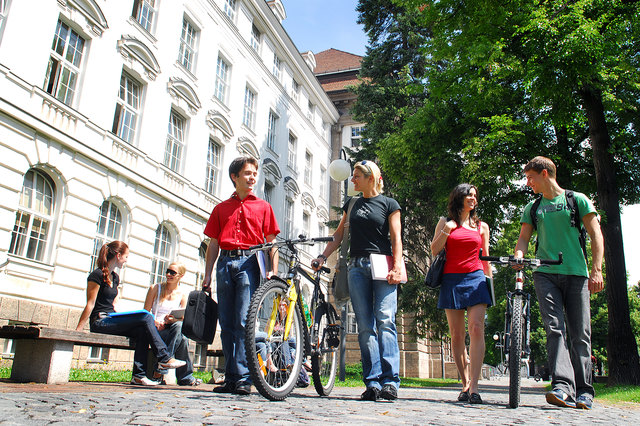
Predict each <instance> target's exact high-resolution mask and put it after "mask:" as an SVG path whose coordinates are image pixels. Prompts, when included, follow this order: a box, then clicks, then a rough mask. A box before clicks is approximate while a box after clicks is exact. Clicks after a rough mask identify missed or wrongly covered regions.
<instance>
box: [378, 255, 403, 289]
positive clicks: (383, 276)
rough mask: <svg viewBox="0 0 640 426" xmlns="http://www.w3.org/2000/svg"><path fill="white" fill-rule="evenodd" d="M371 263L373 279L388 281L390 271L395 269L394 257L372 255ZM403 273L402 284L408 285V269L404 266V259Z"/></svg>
mask: <svg viewBox="0 0 640 426" xmlns="http://www.w3.org/2000/svg"><path fill="white" fill-rule="evenodd" d="M369 262H370V263H371V278H372V279H374V280H383V281H386V280H387V275H388V274H389V271H390V270H391V269H392V268H393V256H388V255H384V254H377V253H372V254H370V255H369ZM401 273H402V277H401V278H400V282H401V283H406V282H407V268H406V266H405V264H404V259H402V270H401Z"/></svg>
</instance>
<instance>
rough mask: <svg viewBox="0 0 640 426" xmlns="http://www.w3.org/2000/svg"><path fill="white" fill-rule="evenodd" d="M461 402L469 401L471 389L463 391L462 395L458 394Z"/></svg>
mask: <svg viewBox="0 0 640 426" xmlns="http://www.w3.org/2000/svg"><path fill="white" fill-rule="evenodd" d="M458 401H459V402H467V401H469V391H462V392H460V395H458Z"/></svg>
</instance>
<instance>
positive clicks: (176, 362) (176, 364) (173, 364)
mask: <svg viewBox="0 0 640 426" xmlns="http://www.w3.org/2000/svg"><path fill="white" fill-rule="evenodd" d="M186 364H187V362H186V361H182V360H180V359H175V358H171V359H170V360H169V361H167V362H159V363H158V367H160V368H180V367H182V366H183V365H186Z"/></svg>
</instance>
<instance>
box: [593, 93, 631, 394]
mask: <svg viewBox="0 0 640 426" xmlns="http://www.w3.org/2000/svg"><path fill="white" fill-rule="evenodd" d="M582 97H583V99H584V103H585V109H586V112H587V119H588V122H589V139H590V140H591V146H592V148H593V164H594V166H595V172H596V184H597V188H598V204H599V206H600V208H601V209H602V210H603V211H604V218H603V223H602V225H601V226H602V233H603V236H604V247H605V251H604V257H605V267H606V284H607V287H606V292H607V304H608V306H609V336H608V341H607V353H608V354H607V355H608V362H609V385H616V384H630V385H640V360H639V358H638V347H637V345H636V339H635V336H634V335H633V332H632V330H631V320H630V318H629V299H628V294H627V275H626V267H625V261H624V250H623V246H622V228H621V224H620V206H619V195H618V186H617V185H616V171H615V163H614V160H613V156H612V155H611V152H610V149H611V139H610V137H609V132H608V130H607V123H606V120H605V115H604V107H603V105H602V94H601V93H600V91H599V90H596V89H594V88H592V87H585V88H584V89H583V90H582Z"/></svg>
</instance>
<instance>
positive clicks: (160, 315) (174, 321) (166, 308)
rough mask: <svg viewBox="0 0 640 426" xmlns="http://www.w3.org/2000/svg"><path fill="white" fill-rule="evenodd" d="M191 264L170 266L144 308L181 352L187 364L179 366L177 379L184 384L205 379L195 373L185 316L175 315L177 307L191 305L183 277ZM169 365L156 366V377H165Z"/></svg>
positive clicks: (173, 347) (162, 334)
mask: <svg viewBox="0 0 640 426" xmlns="http://www.w3.org/2000/svg"><path fill="white" fill-rule="evenodd" d="M186 271H187V268H185V266H184V265H183V264H182V263H180V262H172V263H170V264H169V266H168V267H167V271H166V274H165V281H164V282H162V283H159V284H155V285H153V286H152V287H151V288H149V291H148V292H147V298H146V299H145V302H144V309H146V310H147V311H149V312H151V313H152V315H153V316H154V318H155V324H156V328H157V329H158V333H159V334H160V337H161V338H162V340H163V341H164V342H165V344H166V345H167V350H168V351H169V354H171V355H172V356H179V357H180V359H183V360H185V361H186V364H185V365H184V366H182V367H180V368H177V369H176V379H177V381H178V384H179V385H180V386H198V385H199V384H201V383H202V380H200V379H196V378H195V377H193V364H192V362H191V358H190V357H189V340H188V339H187V338H186V337H185V336H184V335H183V334H182V318H180V319H178V318H175V317H174V316H173V315H171V311H173V310H174V309H184V308H185V307H186V306H187V294H186V293H185V292H183V291H182V289H181V288H180V280H181V279H182V277H184V274H185V272H186ZM166 373H167V370H166V369H163V368H159V367H156V371H155V373H154V377H153V378H154V380H159V381H160V380H162V376H163V375H164V374H166Z"/></svg>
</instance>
